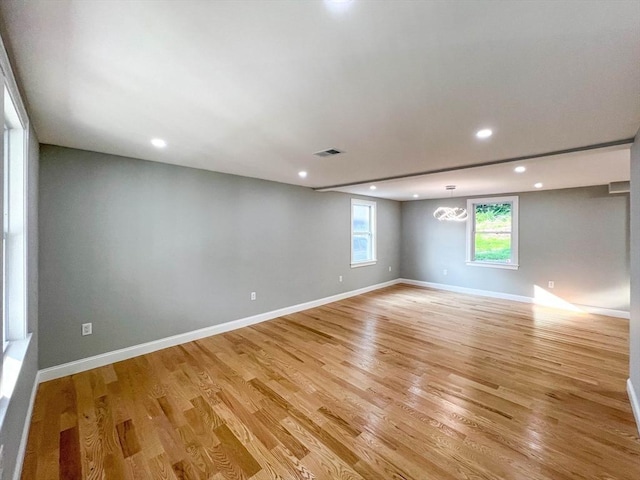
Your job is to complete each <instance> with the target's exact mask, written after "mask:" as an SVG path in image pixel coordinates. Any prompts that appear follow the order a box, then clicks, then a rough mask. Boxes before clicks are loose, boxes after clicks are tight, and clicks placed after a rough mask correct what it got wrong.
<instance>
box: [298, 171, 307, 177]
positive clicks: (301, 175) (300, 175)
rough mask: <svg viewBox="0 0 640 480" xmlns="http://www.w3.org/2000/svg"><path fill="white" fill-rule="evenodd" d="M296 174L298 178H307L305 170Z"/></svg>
mask: <svg viewBox="0 0 640 480" xmlns="http://www.w3.org/2000/svg"><path fill="white" fill-rule="evenodd" d="M298 176H299V177H300V178H307V172H305V171H304V170H301V171H299V172H298Z"/></svg>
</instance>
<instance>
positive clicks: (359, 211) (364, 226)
mask: <svg viewBox="0 0 640 480" xmlns="http://www.w3.org/2000/svg"><path fill="white" fill-rule="evenodd" d="M370 211H371V207H368V206H366V205H354V206H353V231H354V232H370V231H371V215H370Z"/></svg>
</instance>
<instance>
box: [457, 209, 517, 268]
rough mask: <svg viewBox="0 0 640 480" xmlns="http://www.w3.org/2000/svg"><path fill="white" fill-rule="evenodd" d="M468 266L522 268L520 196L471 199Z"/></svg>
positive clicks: (468, 224)
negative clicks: (519, 225)
mask: <svg viewBox="0 0 640 480" xmlns="http://www.w3.org/2000/svg"><path fill="white" fill-rule="evenodd" d="M467 211H468V212H469V216H470V218H469V222H468V223H467V265H478V266H484V267H497V268H509V269H517V268H518V197H497V198H476V199H470V200H467Z"/></svg>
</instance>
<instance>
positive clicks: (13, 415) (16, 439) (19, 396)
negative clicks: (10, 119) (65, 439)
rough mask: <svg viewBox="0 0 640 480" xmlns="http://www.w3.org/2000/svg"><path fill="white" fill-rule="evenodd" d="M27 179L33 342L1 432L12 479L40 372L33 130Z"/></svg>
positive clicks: (7, 474) (29, 305) (29, 303)
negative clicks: (37, 375)
mask: <svg viewBox="0 0 640 480" xmlns="http://www.w3.org/2000/svg"><path fill="white" fill-rule="evenodd" d="M28 162H29V163H28V178H27V189H28V197H27V215H28V224H27V245H28V247H27V309H28V310H27V315H28V317H27V321H28V330H29V332H31V335H32V336H31V341H30V343H29V348H28V350H27V354H26V356H25V358H24V361H23V364H22V369H21V370H20V374H19V376H18V380H17V382H16V386H15V388H14V390H13V394H12V395H11V400H10V402H9V406H8V408H7V416H6V417H5V420H4V423H3V425H2V430H0V444H3V445H4V459H5V460H4V461H5V465H4V478H13V475H12V472H14V470H15V469H16V458H17V456H18V449H19V448H20V440H21V439H22V432H23V429H24V426H25V423H27V422H28V421H29V419H28V418H27V410H28V408H29V400H30V398H31V391H32V389H33V385H34V382H35V379H36V374H37V373H38V139H37V137H36V134H35V132H34V131H33V129H31V131H30V141H29V151H28Z"/></svg>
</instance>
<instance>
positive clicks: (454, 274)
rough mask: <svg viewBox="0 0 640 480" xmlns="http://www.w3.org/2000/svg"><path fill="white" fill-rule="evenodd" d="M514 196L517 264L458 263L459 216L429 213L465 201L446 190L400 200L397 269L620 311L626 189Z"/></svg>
mask: <svg viewBox="0 0 640 480" xmlns="http://www.w3.org/2000/svg"><path fill="white" fill-rule="evenodd" d="M518 197H519V222H520V229H519V230H520V233H519V265H520V267H519V269H518V270H505V269H497V268H483V267H477V266H468V265H466V263H465V260H466V257H465V252H466V250H465V249H466V223H464V222H459V223H458V222H440V221H438V220H436V219H435V218H434V217H433V211H434V210H435V209H436V207H438V206H440V205H444V206H451V207H466V198H452V199H447V200H424V201H415V202H405V203H403V204H402V236H401V238H402V247H401V259H402V263H401V272H400V273H401V277H403V278H408V279H412V280H420V281H426V282H433V283H441V284H446V285H455V286H459V287H466V288H474V289H479V290H489V291H494V292H501V293H508V294H513V295H522V296H527V297H536V296H538V297H539V296H541V295H542V296H546V295H554V296H556V297H558V300H559V301H566V302H569V303H573V304H581V305H589V306H593V307H600V308H608V309H614V310H624V311H628V310H629V197H628V195H626V194H623V195H609V193H608V189H607V187H606V186H598V187H585V188H572V189H565V190H550V191H541V192H527V193H521V194H518ZM444 270H447V275H445V274H444ZM549 281H554V283H555V288H554V289H549V288H548V282H549Z"/></svg>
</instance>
